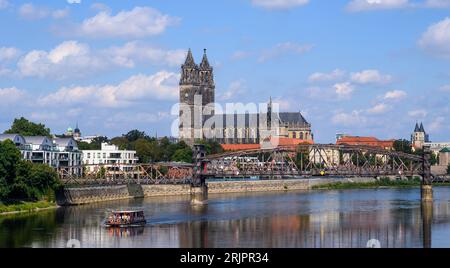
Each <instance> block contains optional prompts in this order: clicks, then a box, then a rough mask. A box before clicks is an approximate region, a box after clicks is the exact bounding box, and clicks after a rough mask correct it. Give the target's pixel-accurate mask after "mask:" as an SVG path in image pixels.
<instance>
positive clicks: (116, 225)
mask: <svg viewBox="0 0 450 268" xmlns="http://www.w3.org/2000/svg"><path fill="white" fill-rule="evenodd" d="M146 223H147V222H146V221H140V222H133V223H128V224H120V223H105V227H107V228H130V227H142V226H144V225H145V224H146Z"/></svg>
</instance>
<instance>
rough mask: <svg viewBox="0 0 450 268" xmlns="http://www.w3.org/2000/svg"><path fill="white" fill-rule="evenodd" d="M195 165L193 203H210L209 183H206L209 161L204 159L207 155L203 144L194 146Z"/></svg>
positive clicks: (192, 191) (195, 204) (201, 204)
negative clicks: (205, 174)
mask: <svg viewBox="0 0 450 268" xmlns="http://www.w3.org/2000/svg"><path fill="white" fill-rule="evenodd" d="M193 151H194V153H193V154H194V155H193V159H194V161H195V166H194V170H193V178H192V183H191V204H192V205H194V206H204V205H207V204H208V185H207V184H206V177H205V176H204V175H203V172H205V173H206V167H207V163H206V161H205V160H204V159H205V157H206V149H205V146H204V145H202V144H196V145H194V148H193Z"/></svg>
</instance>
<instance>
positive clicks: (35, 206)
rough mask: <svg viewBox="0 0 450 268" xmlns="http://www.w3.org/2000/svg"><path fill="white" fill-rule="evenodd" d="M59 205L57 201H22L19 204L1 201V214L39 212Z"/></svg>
mask: <svg viewBox="0 0 450 268" xmlns="http://www.w3.org/2000/svg"><path fill="white" fill-rule="evenodd" d="M57 207H58V206H57V205H56V203H53V202H47V201H39V202H20V203H18V204H10V205H5V204H2V203H0V216H2V215H10V214H19V213H29V212H37V211H42V210H48V209H55V208H57Z"/></svg>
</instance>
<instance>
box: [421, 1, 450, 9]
mask: <svg viewBox="0 0 450 268" xmlns="http://www.w3.org/2000/svg"><path fill="white" fill-rule="evenodd" d="M425 6H426V7H430V8H447V7H450V0H427V1H426V2H425Z"/></svg>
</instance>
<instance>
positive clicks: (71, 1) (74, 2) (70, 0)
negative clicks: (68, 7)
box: [67, 0, 81, 4]
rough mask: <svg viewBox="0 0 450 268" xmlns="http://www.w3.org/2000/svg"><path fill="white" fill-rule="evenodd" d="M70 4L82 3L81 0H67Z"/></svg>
mask: <svg viewBox="0 0 450 268" xmlns="http://www.w3.org/2000/svg"><path fill="white" fill-rule="evenodd" d="M67 3H69V4H81V0H67Z"/></svg>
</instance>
